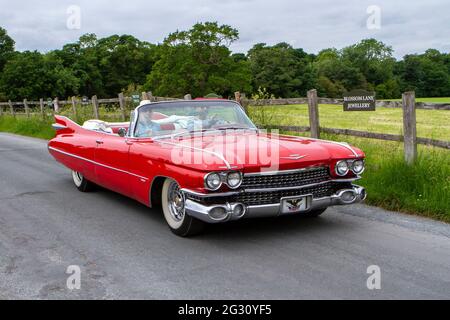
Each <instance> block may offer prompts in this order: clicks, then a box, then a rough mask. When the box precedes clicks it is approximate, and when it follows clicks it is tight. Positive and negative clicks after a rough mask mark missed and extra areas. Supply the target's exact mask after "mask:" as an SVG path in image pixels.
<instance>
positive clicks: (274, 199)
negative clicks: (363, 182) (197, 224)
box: [189, 181, 351, 206]
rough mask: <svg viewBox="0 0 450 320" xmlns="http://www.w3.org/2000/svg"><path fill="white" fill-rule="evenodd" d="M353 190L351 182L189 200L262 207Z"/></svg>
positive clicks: (192, 197)
mask: <svg viewBox="0 0 450 320" xmlns="http://www.w3.org/2000/svg"><path fill="white" fill-rule="evenodd" d="M347 188H351V183H350V182H334V181H330V182H326V183H323V184H319V185H316V186H313V187H307V188H301V189H293V190H276V191H269V192H240V193H238V194H236V195H232V196H229V197H209V198H204V199H201V198H198V197H195V196H191V195H189V198H191V199H193V200H197V201H201V202H204V203H207V204H213V203H224V202H241V203H243V204H245V205H249V206H251V205H262V204H274V203H280V201H281V198H284V197H290V196H300V195H306V194H312V195H313V197H314V198H321V197H329V196H331V195H332V194H335V193H336V192H337V191H339V190H341V189H347Z"/></svg>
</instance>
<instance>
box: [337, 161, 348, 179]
mask: <svg viewBox="0 0 450 320" xmlns="http://www.w3.org/2000/svg"><path fill="white" fill-rule="evenodd" d="M348 170H349V168H348V163H347V161H345V160H341V161H338V162H337V163H336V174H337V175H338V176H345V175H346V174H347V173H348Z"/></svg>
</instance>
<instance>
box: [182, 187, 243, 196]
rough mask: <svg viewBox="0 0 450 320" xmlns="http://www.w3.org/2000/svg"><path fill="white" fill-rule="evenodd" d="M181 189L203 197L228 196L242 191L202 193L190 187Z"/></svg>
mask: <svg viewBox="0 0 450 320" xmlns="http://www.w3.org/2000/svg"><path fill="white" fill-rule="evenodd" d="M180 191H182V192H185V193H188V194H191V195H193V196H197V197H201V198H212V197H228V196H234V195H236V194H239V193H240V192H242V191H230V192H218V193H201V192H197V191H193V190H190V189H186V188H183V189H181V190H180Z"/></svg>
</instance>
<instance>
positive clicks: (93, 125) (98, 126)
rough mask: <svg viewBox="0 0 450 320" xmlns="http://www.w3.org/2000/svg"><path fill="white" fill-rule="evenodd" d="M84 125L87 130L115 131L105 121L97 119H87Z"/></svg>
mask: <svg viewBox="0 0 450 320" xmlns="http://www.w3.org/2000/svg"><path fill="white" fill-rule="evenodd" d="M82 127H83V128H84V129H87V130H96V131H103V132H106V133H113V130H112V129H111V128H110V127H108V125H107V123H106V122H105V121H102V120H97V119H93V120H87V121H85V122H84V123H83V126H82Z"/></svg>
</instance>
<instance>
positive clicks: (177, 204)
mask: <svg viewBox="0 0 450 320" xmlns="http://www.w3.org/2000/svg"><path fill="white" fill-rule="evenodd" d="M55 119H56V123H55V124H54V125H53V127H54V128H55V129H56V136H55V138H54V139H52V140H51V141H50V142H49V144H48V149H49V152H50V153H51V155H52V156H53V157H54V158H55V159H56V160H57V161H59V162H61V163H62V164H63V165H65V166H66V167H68V168H69V169H70V170H72V177H73V181H74V183H75V185H76V187H77V188H78V189H79V190H80V191H83V192H84V191H88V190H90V189H91V188H92V187H93V186H95V185H99V186H102V187H105V188H107V189H110V190H113V191H115V192H118V193H121V194H123V195H125V196H128V197H131V198H133V199H136V200H137V201H139V202H141V203H143V204H145V205H147V206H149V207H154V206H159V207H161V208H162V212H163V214H164V217H165V220H166V221H167V224H168V225H169V227H170V229H171V230H172V231H173V232H174V233H175V234H177V235H180V236H189V235H192V234H195V233H198V232H199V231H200V230H201V229H202V227H203V226H204V225H205V223H218V222H226V221H231V220H238V219H241V218H252V217H271V216H280V215H285V214H298V215H305V216H318V215H320V214H321V213H322V212H324V211H325V210H326V208H327V207H329V206H333V205H348V204H353V203H356V202H360V201H362V200H364V199H365V197H366V192H365V190H364V188H362V187H360V186H357V185H355V184H353V182H354V181H355V180H357V179H359V178H360V175H361V173H362V172H363V171H364V157H365V156H364V153H363V152H362V151H361V150H359V149H357V148H355V147H352V146H350V145H348V144H346V143H338V142H332V141H325V140H318V139H311V138H302V137H295V136H286V135H278V134H275V133H273V132H272V133H268V132H265V131H263V130H259V129H258V128H256V126H255V125H254V124H253V123H252V121H251V120H250V119H249V118H248V117H247V115H246V113H245V112H244V110H243V109H242V107H241V105H240V104H238V103H236V102H234V101H229V100H220V99H201V100H179V101H178V100H176V101H166V102H156V103H150V101H143V102H142V103H141V104H140V105H139V106H138V107H137V108H136V109H135V110H134V111H133V112H132V114H131V120H130V123H107V122H104V121H100V120H90V121H86V122H85V123H84V124H83V126H80V125H78V124H76V123H75V122H73V121H71V120H70V119H68V118H66V117H63V116H55Z"/></svg>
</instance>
